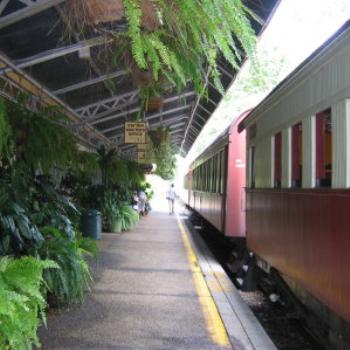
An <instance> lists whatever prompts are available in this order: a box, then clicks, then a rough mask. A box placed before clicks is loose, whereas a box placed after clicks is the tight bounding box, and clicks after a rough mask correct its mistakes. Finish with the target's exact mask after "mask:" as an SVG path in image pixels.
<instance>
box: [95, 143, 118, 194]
mask: <svg viewBox="0 0 350 350" xmlns="http://www.w3.org/2000/svg"><path fill="white" fill-rule="evenodd" d="M97 154H98V160H97V162H98V165H99V167H100V170H101V174H102V185H103V186H105V187H107V186H108V185H109V182H110V181H109V180H110V174H111V168H112V164H113V161H114V159H115V156H116V149H114V148H111V149H109V150H107V149H106V148H105V146H103V145H102V146H101V147H100V148H99V149H98V150H97Z"/></svg>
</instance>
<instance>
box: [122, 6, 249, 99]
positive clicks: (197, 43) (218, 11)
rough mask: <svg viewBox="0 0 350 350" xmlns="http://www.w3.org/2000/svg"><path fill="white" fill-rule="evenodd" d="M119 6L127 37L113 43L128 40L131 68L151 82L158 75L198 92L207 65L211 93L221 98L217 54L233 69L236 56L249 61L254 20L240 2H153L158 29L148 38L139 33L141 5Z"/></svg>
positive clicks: (236, 59) (145, 34)
mask: <svg viewBox="0 0 350 350" xmlns="http://www.w3.org/2000/svg"><path fill="white" fill-rule="evenodd" d="M124 6H125V15H126V18H127V21H128V32H127V36H122V35H116V38H117V39H116V40H117V41H122V42H124V43H125V40H129V42H130V50H131V52H132V55H133V58H134V60H135V62H136V64H137V65H138V67H139V68H141V69H150V70H152V74H153V78H154V80H155V81H158V80H159V79H160V75H159V72H160V71H161V72H162V75H163V76H164V77H166V78H167V79H168V80H169V81H170V82H172V83H176V84H177V86H178V87H179V88H182V87H184V86H185V85H186V84H187V82H188V81H192V82H194V83H195V87H196V91H197V92H199V91H202V90H203V85H204V82H205V75H204V74H203V73H202V67H203V65H204V62H207V63H208V69H209V72H212V73H211V74H212V77H213V80H214V83H215V85H216V87H217V88H218V90H219V91H221V92H223V89H222V85H221V81H220V77H219V74H218V70H217V65H216V64H217V63H216V62H217V57H219V55H220V54H222V55H223V56H224V57H225V58H226V59H227V60H228V61H229V62H230V63H231V65H232V66H233V67H234V68H237V67H238V63H239V62H240V61H241V59H242V54H241V50H243V51H244V52H245V53H247V54H248V55H250V56H252V57H254V46H255V34H254V30H253V29H252V26H251V24H250V20H249V18H252V19H254V17H253V15H252V13H251V12H250V11H249V10H248V9H247V8H246V7H245V6H244V5H243V4H242V2H241V0H203V1H198V0H186V1H185V0H177V1H164V0H160V1H157V2H154V6H155V10H156V11H158V13H159V15H160V18H162V25H161V28H160V29H157V30H155V31H153V32H146V31H144V30H143V29H142V27H141V18H142V11H141V6H140V0H124ZM121 38H122V40H121ZM234 38H235V39H234ZM123 47H124V48H125V45H124V46H123ZM194 63H195V64H194ZM174 75H176V76H177V77H176V78H175V77H174Z"/></svg>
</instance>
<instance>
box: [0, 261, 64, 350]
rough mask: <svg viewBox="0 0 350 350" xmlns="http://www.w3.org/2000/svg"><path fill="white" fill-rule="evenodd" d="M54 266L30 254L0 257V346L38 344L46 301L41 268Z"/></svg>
mask: <svg viewBox="0 0 350 350" xmlns="http://www.w3.org/2000/svg"><path fill="white" fill-rule="evenodd" d="M48 268H50V269H57V268H58V266H57V264H55V263H53V262H52V261H48V260H46V261H43V260H38V259H35V258H33V257H23V258H21V259H11V258H8V257H3V258H1V259H0V348H1V349H16V350H30V349H32V348H33V345H35V346H37V347H39V346H40V343H39V339H38V337H37V329H38V326H39V325H40V323H41V322H40V319H39V318H38V317H39V316H40V317H41V320H42V321H44V322H45V312H44V311H45V308H46V301H45V299H44V297H43V295H42V293H41V291H42V289H43V286H44V282H43V278H42V275H43V271H44V270H45V269H48Z"/></svg>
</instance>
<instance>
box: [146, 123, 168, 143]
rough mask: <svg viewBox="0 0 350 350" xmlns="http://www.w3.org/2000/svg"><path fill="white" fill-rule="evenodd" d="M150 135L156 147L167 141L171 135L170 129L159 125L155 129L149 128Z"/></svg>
mask: <svg viewBox="0 0 350 350" xmlns="http://www.w3.org/2000/svg"><path fill="white" fill-rule="evenodd" d="M148 135H149V137H150V139H151V141H152V143H153V146H154V147H158V146H160V145H161V144H162V143H164V142H166V141H167V139H168V137H169V130H168V129H165V128H162V127H159V128H157V129H154V130H149V131H148Z"/></svg>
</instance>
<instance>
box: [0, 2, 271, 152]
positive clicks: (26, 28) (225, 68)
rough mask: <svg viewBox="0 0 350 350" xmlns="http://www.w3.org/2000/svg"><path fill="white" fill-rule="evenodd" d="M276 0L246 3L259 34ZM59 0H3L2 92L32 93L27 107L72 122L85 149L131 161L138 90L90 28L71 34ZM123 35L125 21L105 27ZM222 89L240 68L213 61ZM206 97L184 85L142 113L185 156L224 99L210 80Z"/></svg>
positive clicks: (15, 95)
mask: <svg viewBox="0 0 350 350" xmlns="http://www.w3.org/2000/svg"><path fill="white" fill-rule="evenodd" d="M277 2H278V1H277V0H248V1H244V3H245V4H246V6H247V7H248V8H250V9H251V10H252V12H253V13H254V14H255V15H256V18H258V19H259V20H258V21H253V23H252V26H253V28H254V30H255V32H256V34H257V35H260V34H261V32H262V30H263V28H264V26H265V24H266V22H267V20H268V19H269V18H270V16H271V13H272V11H273V9H274V8H275V7H276V4H277ZM65 6H66V4H65V1H64V0H36V1H34V0H2V1H1V2H0V51H1V52H0V94H1V95H2V96H4V97H6V98H9V99H13V100H16V99H17V98H18V96H19V94H21V93H23V92H24V93H26V94H27V95H28V96H29V99H30V103H31V105H32V108H39V107H40V106H41V105H46V106H48V105H58V106H60V107H61V108H63V109H64V110H65V112H66V114H67V115H68V116H69V117H70V120H71V123H69V127H70V128H71V129H72V131H73V132H75V133H76V134H77V135H78V136H79V137H80V140H81V142H82V144H84V145H85V147H88V148H90V149H93V148H96V147H98V146H99V145H101V144H105V145H107V146H110V147H112V146H114V147H115V146H116V147H117V148H118V149H119V150H120V151H121V152H122V153H123V154H124V155H125V156H130V157H132V154H133V153H134V152H135V147H134V146H133V145H127V144H124V123H125V121H132V120H135V119H136V117H137V116H138V115H139V113H140V108H141V105H140V100H139V95H138V89H137V87H136V86H135V84H134V83H133V79H132V77H131V75H130V73H129V71H128V69H126V68H125V66H124V65H123V64H120V65H119V64H118V62H117V63H116V64H113V65H112V64H108V62H107V61H105V60H102V59H101V55H102V54H103V52H105V50H106V48H107V49H108V45H110V43H109V41H108V39H106V36H101V34H100V33H98V32H97V31H95V30H90V31H88V32H86V31H85V32H84V35H82V33H80V32H79V31H77V30H72V26H71V25H70V23H69V18H68V17H67V11H66V9H65ZM108 26H109V28H112V29H113V30H125V22H123V21H116V22H110V23H109V24H108ZM218 68H219V71H220V73H221V82H222V85H223V87H224V89H225V90H227V89H228V87H229V86H230V85H231V83H232V82H233V80H234V79H235V76H236V74H237V70H236V69H234V68H233V67H232V66H231V65H230V64H229V63H228V62H227V61H226V60H225V59H224V58H220V59H219V61H218ZM207 90H208V94H207V96H206V97H202V96H197V95H196V94H195V92H194V88H193V86H192V84H191V83H190V82H189V83H188V85H187V87H186V89H184V90H183V91H181V92H176V93H174V92H172V93H171V92H169V93H168V94H166V95H165V96H164V105H163V107H162V109H161V110H160V111H158V112H145V114H144V115H143V117H144V119H145V120H146V121H147V122H148V124H149V126H150V127H151V128H152V127H156V126H158V125H163V126H168V127H169V128H170V134H171V142H172V145H173V146H174V147H175V148H176V149H177V150H178V151H180V152H181V153H182V155H186V154H187V152H188V151H189V149H190V148H191V146H192V145H193V143H194V141H195V140H196V138H197V136H198V135H199V133H200V131H201V130H202V128H203V127H204V125H205V124H206V122H207V121H208V119H209V118H210V116H211V115H212V113H213V112H214V111H215V109H216V107H217V106H218V104H219V102H220V100H221V98H222V95H221V94H220V93H219V92H218V91H217V89H216V88H215V85H214V83H213V82H212V81H211V80H210V79H209V80H208V81H207Z"/></svg>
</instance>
